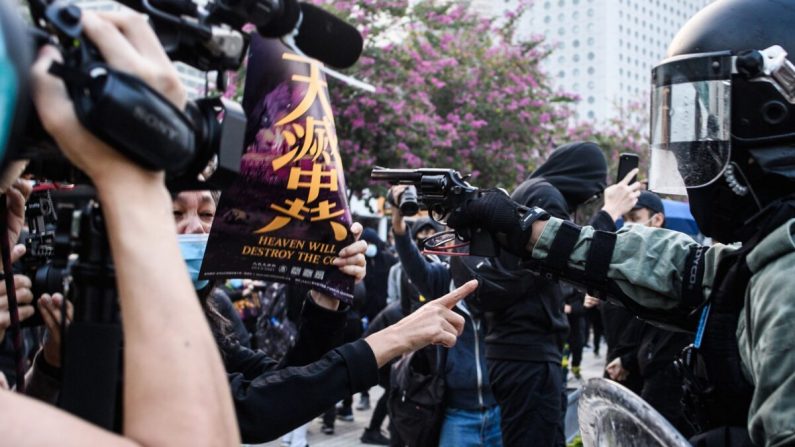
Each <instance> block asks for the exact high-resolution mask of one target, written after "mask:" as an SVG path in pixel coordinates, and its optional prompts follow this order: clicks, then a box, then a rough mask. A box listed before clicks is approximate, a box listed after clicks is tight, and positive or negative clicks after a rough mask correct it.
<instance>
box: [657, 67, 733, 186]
mask: <svg viewBox="0 0 795 447" xmlns="http://www.w3.org/2000/svg"><path fill="white" fill-rule="evenodd" d="M732 67H733V57H732V56H731V54H729V53H711V54H702V55H695V56H691V57H686V58H674V59H669V60H667V61H664V62H663V63H662V64H660V65H658V66H657V67H655V68H654V69H653V70H652V82H653V90H652V97H651V160H650V163H649V189H651V190H652V191H655V192H658V193H663V194H681V195H686V194H687V188H697V187H701V186H705V185H708V184H710V183H712V182H714V181H715V180H716V179H718V178H719V177H720V176H721V174H723V171H724V170H725V169H726V166H728V164H729V160H730V156H731V75H732Z"/></svg>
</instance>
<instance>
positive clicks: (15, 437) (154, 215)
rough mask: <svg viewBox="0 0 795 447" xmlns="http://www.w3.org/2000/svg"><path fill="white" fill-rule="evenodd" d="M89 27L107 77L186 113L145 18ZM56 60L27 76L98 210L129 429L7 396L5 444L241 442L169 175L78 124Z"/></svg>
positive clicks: (41, 59)
mask: <svg viewBox="0 0 795 447" xmlns="http://www.w3.org/2000/svg"><path fill="white" fill-rule="evenodd" d="M3 12H4V13H5V12H6V11H3ZM8 14H10V13H8ZM6 15H7V14H6ZM82 22H83V26H84V32H85V34H86V36H87V37H88V39H90V40H91V41H93V42H94V43H95V44H96V46H97V48H98V50H99V52H100V53H101V54H102V56H103V57H104V59H105V60H106V61H107V62H108V64H109V66H111V67H113V68H115V69H118V70H123V71H125V72H127V73H129V74H132V75H135V76H138V77H139V78H141V79H143V80H144V81H145V82H146V83H147V84H148V85H149V86H150V87H152V88H153V89H155V90H156V91H158V92H159V93H160V94H162V95H163V96H164V97H165V98H167V99H168V100H169V101H171V102H172V103H173V104H175V105H176V106H178V107H180V108H181V107H183V106H184V104H185V91H184V89H183V88H182V85H181V84H180V81H179V78H178V77H177V73H176V70H175V69H174V68H173V66H172V65H171V63H170V61H169V60H168V58H167V57H166V55H165V53H164V51H163V49H162V47H161V46H160V44H159V42H158V40H157V37H156V36H155V34H154V32H153V31H152V29H151V28H150V27H149V25H148V23H147V21H146V19H145V18H144V17H143V16H141V15H138V14H130V13H123V14H119V13H102V14H93V13H86V14H85V15H84V16H83V19H82ZM5 23H6V22H4V24H5ZM19 42H24V40H22V39H21V38H20V39H19V40H18V41H16V42H14V44H15V45H16V44H19ZM60 59H61V56H60V54H59V53H58V51H57V50H55V49H54V48H53V47H50V46H45V47H44V48H42V49H41V50H40V52H39V55H38V58H37V59H36V61H35V63H34V64H33V66H32V70H31V74H32V81H33V86H32V97H33V100H34V103H35V105H36V109H37V111H38V113H39V117H40V118H41V121H42V124H43V125H44V128H45V129H46V130H47V132H48V133H49V134H50V135H51V136H52V137H53V138H54V139H55V141H56V142H57V143H58V146H59V147H60V148H61V150H62V151H63V153H64V154H65V155H66V156H67V157H68V158H69V160H70V161H71V162H72V163H73V164H74V165H75V166H76V167H77V168H79V169H80V170H82V171H83V172H84V173H85V174H86V175H87V176H88V177H89V178H90V179H91V181H92V183H93V184H94V186H95V187H96V190H97V194H98V197H99V201H100V203H101V204H102V205H103V214H104V218H105V223H106V228H107V234H108V241H109V244H110V247H111V251H112V254H113V259H114V264H115V267H116V286H117V288H118V296H119V304H120V306H121V309H122V316H121V317H122V321H123V331H124V338H125V349H124V369H125V371H124V375H125V380H124V385H123V387H124V394H125V399H124V403H123V411H124V424H123V430H122V432H121V434H120V435H117V434H113V433H110V432H108V431H105V430H102V429H99V428H97V427H94V426H91V425H89V424H87V423H85V422H83V421H80V420H78V419H76V418H74V417H73V416H71V415H68V414H65V413H63V412H61V411H59V410H57V409H54V408H52V407H50V406H47V405H43V404H41V403H39V402H36V401H33V400H30V399H27V398H24V397H22V396H19V395H16V394H12V393H9V392H2V393H0V402H2V403H0V407H1V408H2V409H3V410H2V411H3V415H2V417H1V418H0V419H2V422H0V430H2V431H3V433H4V443H8V444H9V445H86V444H89V445H91V444H94V445H153V446H154V445H164V446H165V445H207V444H213V445H233V444H236V443H239V435H238V431H237V428H236V423H235V416H234V410H233V406H232V399H231V398H230V396H229V392H228V386H227V384H226V381H225V380H224V376H223V366H222V363H221V359H220V356H219V354H218V350H217V349H216V347H215V343H214V340H213V338H212V335H211V333H210V331H209V327H208V326H207V324H206V322H205V321H204V317H203V314H202V311H201V308H200V306H199V304H198V300H196V294H195V292H194V291H193V288H192V287H191V284H190V282H189V280H188V275H187V274H186V269H185V267H184V263H183V262H182V260H181V256H180V252H179V246H178V244H177V238H176V236H175V231H174V222H173V218H172V217H171V215H170V211H171V210H170V209H169V194H168V191H167V190H166V188H165V185H164V177H163V173H162V172H154V171H149V170H146V169H143V168H141V167H139V166H137V165H136V164H134V163H133V162H131V161H129V160H128V159H126V158H125V157H123V156H122V155H120V154H119V153H118V152H116V151H115V150H114V149H113V148H111V147H109V146H108V145H106V144H105V143H102V142H101V141H100V140H98V139H97V138H96V137H95V136H93V135H92V134H90V133H89V132H88V131H86V130H85V129H84V128H83V127H82V126H81V125H80V124H79V122H78V120H77V117H76V116H75V112H74V108H73V105H72V103H71V101H70V100H69V96H68V95H67V92H66V89H65V87H64V84H63V82H62V81H61V80H60V79H58V78H56V77H54V76H53V75H51V74H50V73H49V69H50V66H51V65H52V64H53V63H54V62H58V61H59V60H60ZM18 62H22V61H18ZM23 63H24V62H23ZM9 236H12V237H13V235H9ZM87 398H88V397H87ZM34 424H35V427H36V428H35V429H34Z"/></svg>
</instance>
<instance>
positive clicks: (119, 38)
mask: <svg viewBox="0 0 795 447" xmlns="http://www.w3.org/2000/svg"><path fill="white" fill-rule="evenodd" d="M83 27H84V32H85V34H86V36H87V37H88V38H89V39H91V40H92V41H93V42H96V45H97V49H98V50H99V51H100V53H101V54H102V56H103V57H104V58H105V60H106V61H107V63H108V64H109V66H111V67H113V68H115V69H118V70H120V71H123V72H126V73H129V74H132V75H134V76H138V77H139V78H141V79H143V80H145V81H146V82H148V83H149V84H150V86H151V87H152V88H154V89H156V90H157V91H158V92H159V93H161V94H162V95H163V96H164V97H166V98H168V100H170V101H171V102H172V103H173V104H174V105H175V106H177V107H184V104H185V91H184V89H183V88H182V85H181V83H180V81H179V78H178V76H177V72H176V70H175V69H174V68H173V66H172V65H171V63H170V61H169V60H168V57H167V56H166V54H165V52H164V51H163V49H162V47H161V46H160V44H159V42H158V40H157V36H155V34H154V32H153V31H152V29H151V28H150V27H149V25H148V24H147V22H146V19H145V18H144V17H143V16H141V15H138V14H132V13H103V14H94V13H90V12H86V13H85V14H84V15H83ZM60 61H62V57H61V55H60V54H59V53H58V51H57V50H56V49H55V48H53V47H51V46H45V47H44V48H42V50H41V51H40V52H39V57H38V59H37V60H36V62H35V63H34V65H33V68H32V74H33V82H34V88H33V99H34V102H35V104H36V109H37V111H38V112H39V116H40V118H41V121H42V124H43V125H44V128H45V129H46V130H47V132H48V133H50V134H51V135H52V136H53V138H55V140H56V142H57V143H58V145H59V146H60V148H61V150H62V151H63V152H64V154H65V155H66V156H67V157H68V158H69V159H70V161H71V162H72V163H74V164H75V165H76V166H77V167H78V168H79V169H80V170H82V171H83V172H85V173H86V174H87V175H88V176H89V177H90V178H91V179H92V181H93V182H94V183H95V184H97V186H99V184H100V183H104V182H118V181H120V180H121V179H124V178H127V177H128V176H129V175H131V174H134V175H136V176H137V177H139V178H142V179H150V180H152V181H162V174H160V173H156V172H153V171H149V170H146V169H144V168H141V167H139V166H137V165H135V164H134V163H132V162H130V161H129V160H128V159H127V158H126V157H125V156H123V155H122V154H120V153H119V152H117V151H116V150H114V149H112V148H110V147H109V146H108V145H106V144H105V143H103V142H102V141H100V140H99V139H98V138H97V137H96V136H94V135H93V134H91V133H90V132H89V131H88V130H86V129H85V128H83V127H82V126H81V125H80V123H79V122H78V119H77V115H76V114H75V110H74V105H73V104H72V101H71V100H70V97H69V95H68V93H67V90H66V86H65V85H64V83H63V81H62V80H61V79H58V78H57V77H55V76H53V75H52V74H50V72H49V70H50V67H51V66H52V64H53V63H58V62H60ZM100 189H101V188H100Z"/></svg>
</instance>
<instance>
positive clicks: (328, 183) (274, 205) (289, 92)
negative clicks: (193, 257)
mask: <svg viewBox="0 0 795 447" xmlns="http://www.w3.org/2000/svg"><path fill="white" fill-rule="evenodd" d="M321 69H322V64H321V63H320V62H318V61H317V60H314V59H311V58H309V57H306V56H302V55H298V54H295V53H294V52H292V51H290V50H289V49H288V47H287V46H286V45H284V44H283V43H282V42H281V41H279V40H276V39H264V38H261V37H259V36H256V35H254V36H253V37H252V42H251V53H250V55H249V60H248V71H247V74H246V81H245V89H244V93H243V109H244V110H245V112H246V116H247V118H248V125H247V129H246V137H245V146H246V147H245V153H244V155H243V158H242V161H241V175H240V176H239V178H238V179H237V180H236V181H235V183H234V184H233V185H232V186H231V187H230V188H228V189H227V190H226V191H224V192H223V194H221V199H220V202H219V204H218V208H217V211H216V217H215V220H214V222H213V226H212V229H211V231H210V236H209V241H208V243H207V250H206V252H205V255H204V262H203V264H202V271H201V277H202V278H208V279H222V278H252V279H262V280H270V281H278V282H285V283H289V284H298V285H303V286H307V287H311V288H313V289H316V290H318V291H321V292H323V293H326V294H328V295H330V296H333V297H335V298H337V299H340V300H342V301H345V302H350V301H351V300H352V299H353V278H352V277H350V276H348V275H345V274H343V273H342V272H340V271H339V269H338V268H337V267H336V266H334V265H332V261H333V259H334V258H335V257H336V255H337V253H339V251H340V250H341V249H342V248H343V247H345V246H346V245H348V244H350V243H351V242H352V241H353V237H352V235H351V234H350V231H349V228H350V225H351V215H350V211H349V209H348V203H347V197H346V187H345V177H344V171H343V169H342V163H341V161H340V157H339V151H338V147H337V134H336V130H335V127H334V117H333V114H332V110H331V104H330V103H329V97H328V88H327V85H326V80H325V77H324V75H323V73H322V71H321Z"/></svg>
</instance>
